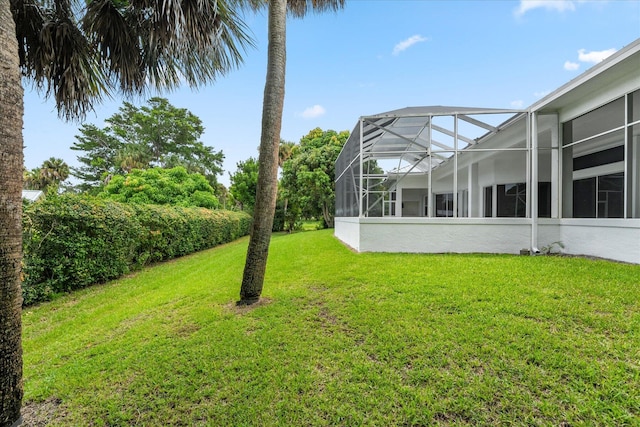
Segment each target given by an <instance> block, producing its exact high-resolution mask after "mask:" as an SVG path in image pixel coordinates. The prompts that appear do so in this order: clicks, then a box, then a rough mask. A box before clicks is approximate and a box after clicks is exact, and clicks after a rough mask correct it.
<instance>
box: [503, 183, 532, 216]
mask: <svg viewBox="0 0 640 427" xmlns="http://www.w3.org/2000/svg"><path fill="white" fill-rule="evenodd" d="M496 191H497V193H496V194H497V196H498V200H497V202H498V209H497V212H496V213H497V216H499V217H514V218H524V217H526V216H527V186H526V184H524V183H518V184H502V185H498V186H497V187H496Z"/></svg>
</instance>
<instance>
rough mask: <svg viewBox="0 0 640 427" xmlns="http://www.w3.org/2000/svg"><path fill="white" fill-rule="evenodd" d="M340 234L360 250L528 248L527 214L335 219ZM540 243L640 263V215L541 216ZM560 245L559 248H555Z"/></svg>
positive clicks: (512, 251) (513, 251) (507, 250)
mask: <svg viewBox="0 0 640 427" xmlns="http://www.w3.org/2000/svg"><path fill="white" fill-rule="evenodd" d="M335 227H336V228H335V236H336V237H337V238H338V239H340V240H341V241H342V242H343V243H345V244H346V245H348V246H350V247H352V248H353V249H355V250H357V251H359V252H408V253H477V252H481V253H507V254H518V253H519V252H520V250H521V249H528V248H529V245H530V239H531V227H532V226H531V220H530V219H526V218H504V219H503V218H455V219H453V218H392V217H387V218H336V221H335ZM538 241H539V248H543V247H544V246H548V245H552V244H553V243H555V242H561V243H562V245H563V246H564V248H562V253H565V254H570V255H583V256H593V257H598V258H606V259H612V260H616V261H623V262H629V263H635V264H640V219H632V220H629V219H627V220H616V219H606V220H597V219H593V220H590V219H589V220H588V219H549V218H544V219H540V220H539V224H538ZM556 249H557V248H556Z"/></svg>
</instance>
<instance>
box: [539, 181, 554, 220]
mask: <svg viewBox="0 0 640 427" xmlns="http://www.w3.org/2000/svg"><path fill="white" fill-rule="evenodd" d="M538 217H540V218H551V183H550V182H539V183H538Z"/></svg>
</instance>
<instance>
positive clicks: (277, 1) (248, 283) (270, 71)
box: [238, 0, 287, 305]
mask: <svg viewBox="0 0 640 427" xmlns="http://www.w3.org/2000/svg"><path fill="white" fill-rule="evenodd" d="M286 19H287V2H286V0H271V1H270V2H269V49H268V60H267V81H266V84H265V87H264V102H263V106H262V135H261V137H260V156H259V158H258V185H257V190H256V204H255V208H254V214H253V226H252V229H251V238H250V240H249V249H248V250H247V260H246V263H245V266H244V274H243V277H242V287H241V288H240V301H238V304H239V305H248V304H253V303H255V302H257V301H258V300H259V299H260V295H261V294H262V284H263V282H264V274H265V271H266V268H267V256H268V254H269V243H270V241H271V228H272V226H273V215H274V213H275V209H276V198H277V193H278V152H279V146H280V127H281V126H282V109H283V105H284V77H285V67H286Z"/></svg>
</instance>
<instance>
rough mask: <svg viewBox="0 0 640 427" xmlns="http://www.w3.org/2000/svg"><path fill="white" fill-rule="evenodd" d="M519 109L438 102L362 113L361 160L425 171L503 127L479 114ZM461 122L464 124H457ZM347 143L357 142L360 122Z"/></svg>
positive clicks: (518, 111) (354, 151)
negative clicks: (391, 161) (392, 162)
mask: <svg viewBox="0 0 640 427" xmlns="http://www.w3.org/2000/svg"><path fill="white" fill-rule="evenodd" d="M521 112H522V110H505V109H495V108H472V107H450V106H439V105H438V106H423V107H406V108H400V109H397V110H392V111H387V112H385V113H379V114H374V115H370V116H363V117H361V120H362V141H361V143H362V150H363V155H364V160H366V159H376V160H383V159H400V160H401V161H403V162H406V163H407V164H408V165H410V166H409V167H410V168H411V169H416V170H418V171H427V170H429V169H430V168H433V167H435V166H437V165H438V164H440V163H442V162H443V161H445V160H446V159H447V158H449V157H450V156H451V154H452V152H453V150H455V149H457V150H462V149H465V148H467V147H469V146H471V145H475V144H476V143H477V142H478V141H480V140H481V139H482V138H483V137H485V136H487V134H491V133H494V132H496V131H497V130H498V128H499V127H501V126H502V125H492V124H489V123H487V122H486V121H484V120H480V118H479V117H478V116H482V115H504V114H508V115H511V116H513V115H515V114H517V113H521ZM441 117H449V120H446V119H439V118H441ZM460 121H462V122H463V124H464V126H459V123H460ZM504 124H506V123H504ZM429 142H431V144H429ZM348 145H351V146H353V145H358V146H359V145H360V121H359V122H358V124H357V125H356V127H355V129H354V130H353V132H352V133H351V135H350V137H349V140H348V141H347V143H346V144H345V147H346V146H348ZM348 151H351V152H353V153H354V154H355V153H357V152H359V149H358V150H354V149H353V148H352V149H351V150H348ZM429 154H431V160H429Z"/></svg>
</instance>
